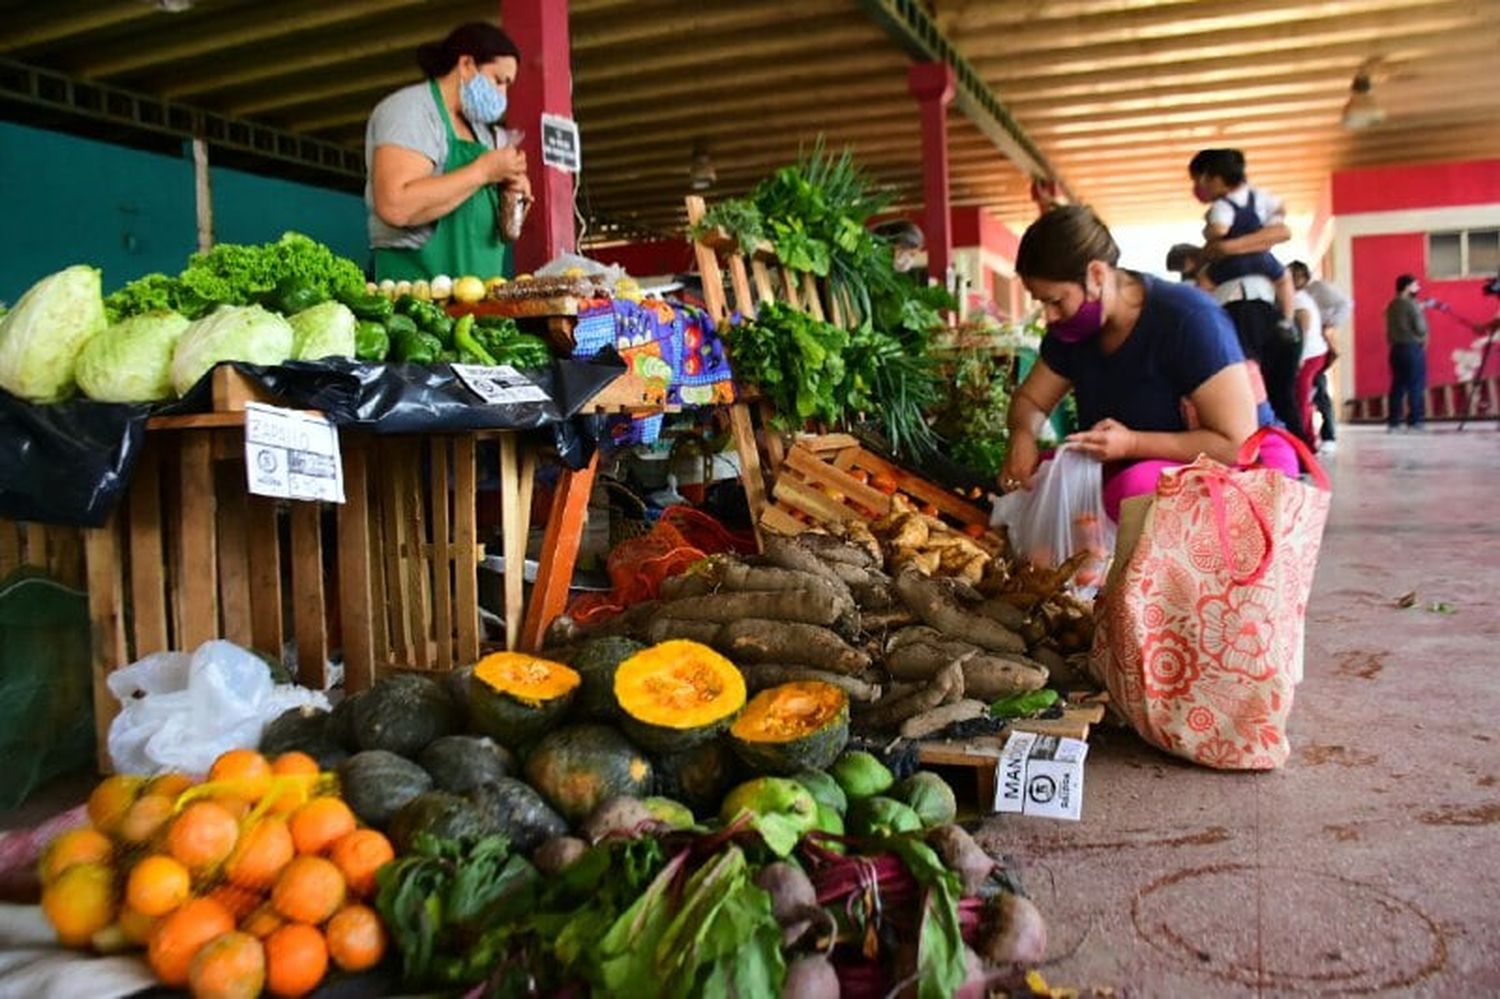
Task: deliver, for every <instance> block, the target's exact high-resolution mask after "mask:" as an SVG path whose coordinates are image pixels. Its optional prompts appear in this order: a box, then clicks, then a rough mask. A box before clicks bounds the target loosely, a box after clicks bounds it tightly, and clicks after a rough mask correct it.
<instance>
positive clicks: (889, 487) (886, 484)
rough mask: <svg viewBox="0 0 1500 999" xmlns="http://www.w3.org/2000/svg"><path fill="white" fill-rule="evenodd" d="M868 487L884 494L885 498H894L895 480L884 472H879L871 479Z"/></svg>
mask: <svg viewBox="0 0 1500 999" xmlns="http://www.w3.org/2000/svg"><path fill="white" fill-rule="evenodd" d="M870 485H872V486H874V487H875V488H876V489H878V490H879V491H881V492H883V493H885V494H886V495H887V496H894V495H895V493H896V480H895V479H894V478H892V477H891V476H889V475H886V474H885V473H884V472H881V473H879V474H877V475H875V476H874V477H873V478H871V479H870Z"/></svg>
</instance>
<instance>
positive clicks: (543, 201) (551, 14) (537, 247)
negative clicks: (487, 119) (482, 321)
mask: <svg viewBox="0 0 1500 999" xmlns="http://www.w3.org/2000/svg"><path fill="white" fill-rule="evenodd" d="M493 9H494V10H495V11H496V13H498V12H499V7H498V5H496V6H495V7H494V8H493ZM505 30H506V31H507V32H509V33H510V35H511V37H512V38H514V39H515V42H516V47H517V48H519V49H520V50H521V67H520V77H521V79H522V80H523V81H524V83H523V84H522V85H521V86H518V87H515V88H513V89H512V90H511V91H510V100H511V105H510V114H509V117H508V118H507V121H508V122H511V123H513V124H515V125H516V127H519V128H522V129H525V131H526V138H525V140H524V141H523V142H522V143H521V148H522V150H523V151H524V152H525V153H526V170H527V173H528V174H530V177H531V192H532V195H533V196H534V197H535V198H536V204H535V205H533V206H532V211H531V216H530V218H529V219H528V220H527V223H526V227H525V228H524V229H523V230H522V231H521V240H520V242H519V243H517V244H516V270H517V271H518V272H528V271H534V270H536V269H537V268H538V267H540V266H542V265H543V264H545V263H546V262H547V261H549V260H551V259H552V258H553V257H555V256H557V255H558V254H559V253H564V252H567V251H571V250H572V249H573V248H574V247H575V246H576V245H577V238H576V235H575V229H574V221H573V175H572V174H568V173H564V172H563V171H561V170H558V169H555V168H553V167H549V166H545V165H543V163H542V114H543V112H548V113H551V114H555V115H559V116H561V117H564V118H571V117H572V116H573V63H572V58H571V54H570V51H569V44H568V5H567V4H566V3H558V2H557V0H505ZM480 276H481V277H488V276H489V275H480Z"/></svg>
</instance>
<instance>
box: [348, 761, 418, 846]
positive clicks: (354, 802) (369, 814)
mask: <svg viewBox="0 0 1500 999" xmlns="http://www.w3.org/2000/svg"><path fill="white" fill-rule="evenodd" d="M430 790H432V777H431V776H430V775H429V774H428V773H427V771H426V770H423V769H422V768H421V767H419V766H417V765H416V764H415V763H413V762H412V761H411V760H408V759H405V758H404V757H400V756H397V755H396V754H395V753H390V752H387V751H385V750H383V749H370V750H366V751H365V752H363V753H355V754H354V755H353V756H351V757H349V758H348V759H347V760H345V761H344V762H343V763H342V764H340V766H339V794H340V795H341V796H342V797H343V799H344V801H345V803H346V804H348V806H349V808H350V809H352V810H353V812H354V814H355V815H357V816H359V819H360V821H361V822H363V823H365V824H366V825H371V826H375V827H376V828H377V829H384V828H385V825H386V823H388V822H390V821H391V819H392V818H394V817H395V815H396V813H397V812H399V811H400V810H401V809H402V808H403V807H404V806H405V805H406V803H407V802H409V801H411V800H412V799H413V798H415V797H416V796H417V795H419V794H423V793H424V792H427V791H430Z"/></svg>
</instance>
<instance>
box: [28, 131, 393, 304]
mask: <svg viewBox="0 0 1500 999" xmlns="http://www.w3.org/2000/svg"><path fill="white" fill-rule="evenodd" d="M210 183H211V185H212V190H213V200H214V235H215V238H216V239H218V240H219V241H220V242H233V243H243V242H257V243H258V242H265V241H267V240H272V239H276V238H277V237H278V236H280V235H281V234H282V233H283V232H285V231H287V230H288V229H295V230H297V231H298V232H303V233H306V234H307V235H309V236H312V237H313V238H314V239H319V240H322V241H323V242H325V243H327V244H328V245H329V246H331V247H333V248H334V249H335V250H336V251H337V252H339V253H342V254H344V255H345V256H347V257H349V258H350V259H351V260H354V261H355V262H356V263H358V264H360V266H364V265H365V264H366V262H367V261H366V257H367V256H368V253H369V251H368V249H367V242H366V238H365V207H364V201H363V199H361V198H360V197H358V196H357V195H352V194H345V193H343V192H340V191H330V190H326V189H323V188H317V187H310V186H307V185H304V184H294V183H290V182H288V181H283V180H276V179H274V178H269V177H262V176H259V175H257V174H250V173H244V172H241V171H237V170H227V169H221V168H213V169H212V170H211V174H210ZM0 219H3V224H0V233H3V234H4V238H3V239H0V300H3V301H8V302H14V301H15V300H16V299H17V298H18V297H20V295H21V293H22V292H24V291H25V290H26V289H27V288H28V287H30V286H31V284H32V283H33V282H35V281H36V280H37V279H38V278H41V277H44V276H45V275H47V274H50V273H52V272H53V271H57V270H60V269H61V268H63V267H66V266H68V265H69V264H78V263H88V264H94V265H95V266H98V267H101V268H103V270H104V290H105V292H109V291H111V290H113V289H114V288H117V287H119V286H120V285H122V284H124V283H125V282H127V281H130V280H133V279H135V278H138V277H140V276H141V275H142V274H149V273H151V272H152V271H166V272H168V273H176V272H177V271H179V270H181V269H182V267H183V265H184V264H186V263H187V257H188V254H190V253H192V252H193V250H194V249H196V247H197V234H196V233H197V228H196V227H197V223H196V219H195V210H194V205H193V165H192V161H191V159H189V158H187V157H173V156H163V155H160V154H157V153H149V152H143V151H140V150H136V149H129V148H126V147H122V146H114V145H110V144H109V143H104V142H97V141H94V140H91V139H84V138H79V137H77V136H72V135H66V134H63V133H60V132H50V131H46V130H44V129H36V128H28V127H26V126H23V125H15V124H11V123H9V122H0Z"/></svg>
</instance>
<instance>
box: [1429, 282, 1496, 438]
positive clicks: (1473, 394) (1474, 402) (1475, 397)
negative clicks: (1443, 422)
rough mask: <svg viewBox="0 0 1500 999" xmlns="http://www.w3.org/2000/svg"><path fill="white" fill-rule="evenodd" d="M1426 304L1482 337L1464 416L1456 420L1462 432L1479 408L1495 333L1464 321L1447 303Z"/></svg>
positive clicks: (1434, 302)
mask: <svg viewBox="0 0 1500 999" xmlns="http://www.w3.org/2000/svg"><path fill="white" fill-rule="evenodd" d="M1426 304H1427V305H1428V306H1429V307H1430V308H1434V309H1437V310H1438V311H1439V312H1446V313H1447V314H1448V315H1450V316H1452V317H1453V320H1454V322H1457V323H1458V324H1460V325H1462V326H1467V327H1468V328H1469V329H1471V330H1473V331H1474V332H1475V333H1477V334H1479V335H1480V336H1482V337H1484V350H1483V351H1482V352H1481V353H1480V355H1479V367H1477V368H1475V369H1474V377H1473V378H1472V379H1470V381H1469V392H1468V395H1467V397H1466V398H1465V399H1464V415H1463V416H1461V417H1459V419H1458V429H1459V430H1463V428H1464V424H1466V423H1468V422H1469V420H1471V419H1473V417H1474V413H1475V410H1477V409H1478V408H1479V405H1480V401H1479V400H1480V395H1479V390H1480V388H1481V386H1483V384H1484V371H1485V368H1487V367H1489V363H1490V348H1491V347H1493V346H1494V345H1495V335H1496V332H1497V331H1495V330H1492V329H1490V327H1489V326H1488V325H1487V324H1485V323H1476V322H1474V321H1473V320H1472V319H1466V318H1464V317H1463V316H1460V315H1459V314H1458V313H1456V312H1454V311H1453V307H1452V306H1450V305H1448V303H1446V302H1439V301H1437V300H1436V299H1428V301H1427V303H1426Z"/></svg>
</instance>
